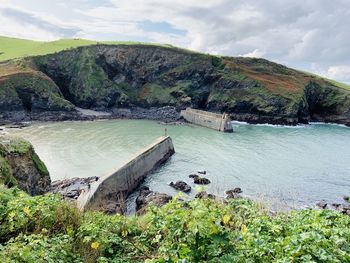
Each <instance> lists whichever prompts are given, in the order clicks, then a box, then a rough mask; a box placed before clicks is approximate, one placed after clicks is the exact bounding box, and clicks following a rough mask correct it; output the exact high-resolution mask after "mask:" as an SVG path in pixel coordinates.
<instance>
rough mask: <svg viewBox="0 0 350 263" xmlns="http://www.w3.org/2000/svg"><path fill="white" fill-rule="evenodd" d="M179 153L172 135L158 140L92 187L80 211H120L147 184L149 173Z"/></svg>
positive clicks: (80, 199) (82, 197)
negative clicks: (136, 190) (176, 150)
mask: <svg viewBox="0 0 350 263" xmlns="http://www.w3.org/2000/svg"><path fill="white" fill-rule="evenodd" d="M174 153H175V150H174V145H173V142H172V140H171V138H170V137H169V136H163V137H161V138H158V139H157V140H156V141H155V142H154V143H152V144H151V145H149V146H147V147H146V148H145V149H143V150H141V151H140V152H139V153H137V154H136V155H135V156H134V157H132V158H131V159H130V160H128V161H126V162H125V163H124V164H123V165H122V166H121V167H119V168H116V169H114V170H113V171H112V172H111V173H109V174H107V175H106V176H103V177H101V178H100V179H99V180H98V181H97V182H94V183H92V184H90V186H89V189H88V190H87V191H84V192H83V193H81V194H80V196H79V197H78V200H77V204H78V208H79V209H80V210H89V209H90V210H99V211H104V212H112V213H113V212H118V211H120V208H121V207H122V206H123V205H124V203H123V202H124V201H125V198H126V197H127V196H128V195H129V194H130V193H131V192H132V191H133V190H135V188H136V187H137V186H138V185H139V184H140V183H141V182H142V181H143V179H144V178H145V177H146V175H147V174H149V173H150V172H151V171H153V170H154V169H156V168H158V167H159V166H160V165H161V164H162V163H164V162H166V161H167V160H168V159H169V158H170V157H171V156H172V155H173V154H174Z"/></svg>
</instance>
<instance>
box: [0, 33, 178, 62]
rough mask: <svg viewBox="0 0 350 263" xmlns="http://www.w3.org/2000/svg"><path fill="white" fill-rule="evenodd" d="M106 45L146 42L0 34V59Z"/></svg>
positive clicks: (164, 45)
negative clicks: (34, 37)
mask: <svg viewBox="0 0 350 263" xmlns="http://www.w3.org/2000/svg"><path fill="white" fill-rule="evenodd" d="M98 43H101V44H107V45H138V44H146V43H142V42H129V41H100V42H97V41H93V40H86V39H60V40H56V41H51V42H44V41H33V40H26V39H19V38H9V37H3V36H0V61H5V60H9V59H14V58H21V57H27V56H37V55H46V54H51V53H55V52H59V51H62V50H65V49H70V48H76V47H81V46H89V45H95V44H98ZM147 45H154V46H163V47H171V46H170V45H167V44H153V43H147Z"/></svg>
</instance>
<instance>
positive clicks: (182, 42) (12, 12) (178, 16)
mask: <svg viewBox="0 0 350 263" xmlns="http://www.w3.org/2000/svg"><path fill="white" fill-rule="evenodd" d="M349 28H350V0H284V1H281V0H69V1H64V0H0V35H5V36H11V37H20V38H27V39H34V40H55V39H59V38H86V39H92V40H101V41H102V40H118V41H129V40H130V41H142V42H157V43H167V44H172V45H175V46H180V47H184V48H189V49H192V50H196V51H201V52H206V53H211V54H221V55H228V56H249V57H263V58H266V59H269V60H272V61H275V62H278V63H281V64H284V65H287V66H290V67H294V68H297V69H301V70H305V71H309V72H313V73H316V74H319V75H322V76H325V77H328V78H332V79H336V80H338V81H341V82H346V83H350V29H349Z"/></svg>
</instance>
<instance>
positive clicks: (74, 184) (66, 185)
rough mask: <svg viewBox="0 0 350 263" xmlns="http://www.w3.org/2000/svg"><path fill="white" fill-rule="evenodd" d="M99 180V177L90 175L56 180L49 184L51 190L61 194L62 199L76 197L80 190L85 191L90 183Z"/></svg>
mask: <svg viewBox="0 0 350 263" xmlns="http://www.w3.org/2000/svg"><path fill="white" fill-rule="evenodd" d="M98 180H99V177H97V176H92V177H88V178H77V177H75V178H71V179H64V180H57V181H54V182H52V184H51V190H50V191H51V192H52V193H58V194H60V195H62V197H63V198H64V199H67V200H70V199H74V200H75V199H78V197H79V195H80V193H81V192H82V191H87V190H88V189H89V187H90V184H91V183H93V182H96V181H98Z"/></svg>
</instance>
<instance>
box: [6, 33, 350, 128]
mask: <svg viewBox="0 0 350 263" xmlns="http://www.w3.org/2000/svg"><path fill="white" fill-rule="evenodd" d="M97 44H98V45H97ZM1 60H2V62H1ZM4 60H7V61H4ZM349 92H350V87H349V85H346V84H343V83H338V82H335V81H333V80H327V79H325V78H322V77H319V76H315V75H313V74H309V73H305V72H302V71H298V70H295V69H292V68H288V67H286V66H283V65H280V64H277V63H274V62H271V61H268V60H266V59H258V58H244V57H224V56H213V55H209V54H203V53H199V52H193V51H190V50H186V49H181V48H176V47H173V46H170V45H159V44H146V43H139V42H95V41H90V40H82V39H64V40H57V41H53V42H37V41H31V40H22V39H14V38H5V37H0V113H1V111H3V112H6V114H5V115H1V114H0V118H4V119H7V120H8V119H14V117H15V116H14V115H13V112H14V111H22V112H24V114H25V116H27V118H29V119H30V118H32V117H33V116H32V115H33V113H40V112H48V111H50V112H52V111H65V112H67V111H70V112H71V111H72V110H73V108H74V107H73V106H77V107H81V108H86V109H98V110H107V111H111V110H112V111H113V109H115V108H123V107H124V108H132V107H134V106H139V107H143V108H150V107H158V108H159V107H163V106H174V107H176V108H178V109H181V108H185V107H194V108H199V109H205V110H210V111H216V112H227V113H229V114H230V115H231V117H232V118H233V119H237V120H242V121H249V122H252V123H257V122H258V123H266V122H268V123H275V124H296V123H300V122H302V123H307V122H309V121H310V120H314V121H325V122H336V123H342V124H347V125H350V111H349V108H350V93H349ZM28 114H29V115H28ZM30 115H31V116H30ZM9 116H10V117H9ZM11 116H12V117H11ZM40 118H41V117H40Z"/></svg>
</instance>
